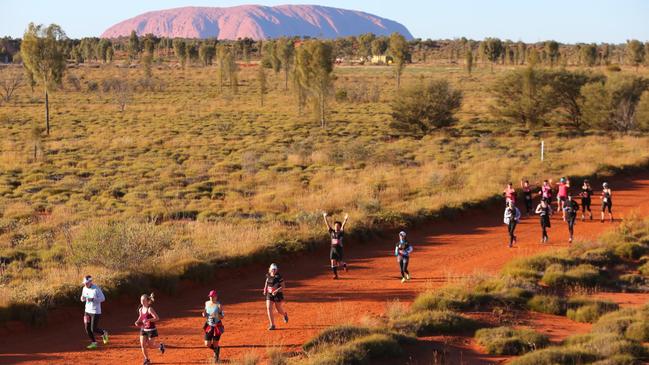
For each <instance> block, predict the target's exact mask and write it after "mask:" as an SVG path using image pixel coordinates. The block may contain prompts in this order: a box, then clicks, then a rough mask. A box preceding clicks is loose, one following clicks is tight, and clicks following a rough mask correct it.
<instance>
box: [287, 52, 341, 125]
mask: <svg viewBox="0 0 649 365" xmlns="http://www.w3.org/2000/svg"><path fill="white" fill-rule="evenodd" d="M297 58H299V59H300V61H299V62H297V64H296V66H298V67H299V68H300V69H299V70H298V73H299V74H300V76H299V77H298V80H299V81H300V82H301V83H302V86H303V87H304V90H305V91H307V90H308V93H307V97H308V98H310V99H311V100H312V101H313V105H314V112H315V115H316V118H317V119H318V120H319V121H320V126H321V127H322V128H326V111H327V109H326V102H327V98H328V96H329V95H330V93H331V90H332V89H333V80H334V78H333V67H334V63H333V46H332V45H331V43H330V42H323V41H320V40H315V39H314V40H309V41H307V42H305V43H304V44H303V45H302V46H301V47H299V48H298V57H297Z"/></svg>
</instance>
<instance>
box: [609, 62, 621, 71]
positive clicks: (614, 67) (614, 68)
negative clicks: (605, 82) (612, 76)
mask: <svg viewBox="0 0 649 365" xmlns="http://www.w3.org/2000/svg"><path fill="white" fill-rule="evenodd" d="M606 71H609V72H620V71H622V68H621V67H620V65H618V64H617V63H611V64H610V65H608V66H606Z"/></svg>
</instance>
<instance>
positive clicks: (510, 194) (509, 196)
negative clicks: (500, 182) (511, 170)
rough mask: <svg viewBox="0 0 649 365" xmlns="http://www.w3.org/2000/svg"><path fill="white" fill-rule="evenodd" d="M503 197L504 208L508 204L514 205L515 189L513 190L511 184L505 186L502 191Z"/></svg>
mask: <svg viewBox="0 0 649 365" xmlns="http://www.w3.org/2000/svg"><path fill="white" fill-rule="evenodd" d="M503 195H504V196H505V206H507V205H508V204H509V202H513V203H514V204H516V189H514V187H513V185H512V183H509V184H507V187H506V188H505V190H503Z"/></svg>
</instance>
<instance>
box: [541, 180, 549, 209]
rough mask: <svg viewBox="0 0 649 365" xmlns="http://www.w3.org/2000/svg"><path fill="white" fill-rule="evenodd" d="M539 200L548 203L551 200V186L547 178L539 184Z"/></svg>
mask: <svg viewBox="0 0 649 365" xmlns="http://www.w3.org/2000/svg"><path fill="white" fill-rule="evenodd" d="M541 200H544V201H545V202H546V203H548V205H550V203H551V202H552V186H551V185H550V183H549V182H548V180H543V185H542V186H541Z"/></svg>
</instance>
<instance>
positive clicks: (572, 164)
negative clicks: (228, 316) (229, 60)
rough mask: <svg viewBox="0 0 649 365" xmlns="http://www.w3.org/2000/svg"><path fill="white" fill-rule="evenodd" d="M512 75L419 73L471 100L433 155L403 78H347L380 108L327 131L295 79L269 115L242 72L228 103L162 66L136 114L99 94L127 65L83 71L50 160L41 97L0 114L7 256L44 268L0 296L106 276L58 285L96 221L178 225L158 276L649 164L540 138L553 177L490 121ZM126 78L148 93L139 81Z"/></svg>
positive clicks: (1, 217)
mask: <svg viewBox="0 0 649 365" xmlns="http://www.w3.org/2000/svg"><path fill="white" fill-rule="evenodd" d="M509 69H510V68H509V67H503V68H496V72H495V73H491V72H489V71H488V69H486V68H485V69H477V70H476V71H475V72H474V74H473V76H471V77H468V76H466V74H465V72H464V71H463V70H462V69H461V67H455V66H453V67H448V66H436V65H412V66H409V67H408V68H407V69H406V73H405V75H404V79H403V82H404V83H412V82H419V80H420V78H445V79H448V80H449V81H450V82H451V83H452V84H453V85H454V86H455V87H458V88H460V89H462V90H463V91H464V92H465V104H464V105H463V107H462V109H461V111H460V113H459V119H460V121H459V124H458V125H457V126H456V127H455V128H454V129H451V130H446V131H441V132H438V133H435V134H432V135H430V136H427V137H425V138H423V139H421V140H412V139H392V138H390V137H389V136H388V129H387V128H388V122H389V119H390V115H389V114H390V109H389V103H388V102H389V101H390V100H391V99H392V95H393V94H394V91H395V90H394V82H393V81H394V80H393V79H392V69H391V68H389V67H340V68H337V69H336V74H337V76H338V80H337V81H336V88H338V89H349V90H351V89H354V88H355V87H357V85H360V84H363V85H366V86H367V88H368V90H369V89H376V90H378V93H379V97H378V99H375V100H377V101H376V102H374V101H370V102H338V103H337V102H334V101H332V102H331V105H330V110H329V115H328V117H329V124H328V128H327V130H322V129H320V128H319V127H318V124H317V123H315V122H313V121H312V118H311V117H310V116H308V115H298V114H297V106H296V103H295V98H294V96H293V95H292V94H291V93H290V92H289V93H284V92H282V91H280V90H281V86H280V84H281V81H282V80H281V77H275V78H274V77H270V78H269V84H270V85H269V86H270V90H271V92H270V94H268V95H267V98H266V104H265V107H264V108H261V107H260V106H259V102H258V98H257V94H256V90H255V88H254V84H255V82H254V81H255V80H254V70H253V69H244V70H243V72H242V74H241V75H240V80H241V81H240V82H241V85H240V87H239V94H237V95H230V94H228V93H229V92H225V91H224V92H223V93H220V92H219V91H218V88H217V81H216V76H215V75H216V72H215V71H214V69H213V68H190V69H187V70H184V71H183V70H174V69H171V68H168V67H167V66H166V65H164V64H163V65H161V66H160V67H159V68H158V69H157V70H155V71H154V77H155V79H156V82H158V83H159V84H161V85H164V87H163V88H162V89H161V90H156V91H149V90H143V89H138V90H136V92H134V94H133V98H132V100H131V101H130V102H129V104H128V105H127V107H126V111H124V112H119V108H118V106H117V105H116V104H115V102H114V100H113V96H112V95H110V94H109V93H104V92H102V91H101V86H100V87H99V91H88V87H89V86H91V84H92V83H93V82H97V83H98V84H99V85H101V83H102V81H103V80H106V79H108V78H111V77H116V76H119V77H122V76H123V75H122V73H118V72H116V71H117V70H115V68H114V66H110V65H107V66H102V67H100V68H96V69H94V68H92V69H91V68H80V69H73V70H70V73H72V74H74V75H75V76H76V77H77V78H78V79H79V80H80V82H81V90H80V91H75V90H74V88H72V87H70V85H64V90H61V91H59V92H55V93H53V94H52V95H51V114H52V135H51V136H49V137H43V140H42V144H41V145H42V150H43V151H42V152H43V153H42V154H39V155H37V159H36V160H33V156H32V151H33V146H34V141H33V138H31V137H30V136H31V134H30V133H31V128H32V122H39V123H40V121H41V119H42V113H43V104H42V99H41V98H42V96H41V95H40V94H39V93H34V94H32V93H31V91H29V89H28V88H24V89H22V90H21V91H20V92H19V93H18V94H17V95H16V97H15V99H14V102H13V103H11V104H6V105H3V107H2V108H1V109H0V135H1V136H2V140H1V141H0V256H6V255H9V254H12V253H15V252H22V253H24V254H25V255H26V256H27V257H32V258H34V260H35V261H34V262H35V263H36V262H37V264H34V265H33V267H27V268H23V267H22V266H21V270H17V269H18V268H17V267H16V268H10V270H9V271H10V272H11V275H3V277H2V278H1V280H0V285H1V286H0V288H2V290H3V292H6V291H8V292H34V291H33V290H32V286H33V285H34V284H32V282H33V281H32V280H30V279H31V278H32V277H34V275H35V274H37V273H41V274H42V273H47V274H48V276H50V277H51V278H53V279H52V280H51V285H52V286H57V285H62V284H65V283H76V282H77V281H78V277H75V275H77V272H84V273H86V272H90V271H93V272H97V271H99V272H100V273H101V274H103V271H105V269H101V268H95V267H92V268H91V267H79V268H75V269H74V270H73V271H69V270H70V269H59V270H61V272H60V273H57V272H56V271H57V267H59V268H60V267H61V266H62V265H57V264H56V263H58V262H61V261H63V262H67V261H68V258H69V257H68V256H69V250H68V246H69V242H70V240H74V239H75V237H77V235H78V234H79V232H80V229H79V228H78V227H80V226H83V225H84V224H87V222H88V221H89V220H99V221H101V220H106V221H107V220H136V221H147V220H154V221H156V222H158V223H162V224H165V225H168V226H169V228H170V229H171V230H173V232H174V237H173V242H174V243H173V245H172V249H170V250H166V251H164V252H163V254H162V255H161V258H160V260H161V263H160V265H159V267H160V268H161V270H163V271H164V270H168V271H169V272H173V271H174V270H176V269H178V267H179V265H178V263H181V264H182V263H192V262H193V263H200V262H208V261H211V260H215V259H227V258H231V257H239V256H246V255H250V254H254V253H255V252H258V251H259V250H263V249H267V248H270V247H276V246H277V245H283V247H284V246H291V247H298V246H299V245H298V244H297V243H298V242H304V241H307V240H312V239H318V238H322V235H323V230H322V222H321V216H320V214H321V212H322V211H327V212H329V213H331V214H334V215H335V216H340V215H341V214H342V213H343V212H347V213H349V214H350V216H351V221H350V228H352V229H354V227H359V228H360V227H363V228H373V227H377V226H379V227H384V226H386V225H387V226H389V225H392V226H394V225H402V224H405V222H404V219H405V218H408V217H422V216H427V215H429V214H431V213H432V212H435V211H436V210H439V209H440V208H443V207H459V206H461V205H462V204H463V203H465V202H467V201H473V202H475V201H480V200H483V199H485V198H489V197H491V196H493V195H494V194H497V193H498V192H499V191H501V190H502V187H503V185H504V184H505V183H506V182H508V181H518V180H519V179H520V178H523V177H525V178H529V179H531V180H532V181H535V182H536V181H539V180H540V179H541V178H543V177H546V176H549V177H552V176H560V175H581V174H590V173H593V172H595V171H597V170H598V169H601V168H602V166H605V165H612V166H620V165H625V164H628V165H633V164H638V163H641V162H643V161H645V160H646V159H647V158H649V148H648V147H649V139H648V138H646V137H641V136H617V135H612V136H599V135H597V134H593V133H587V134H586V135H584V136H579V137H572V138H565V137H560V136H559V135H558V134H557V133H556V132H557V131H556V130H544V131H539V132H538V133H537V135H542V136H543V137H542V138H543V139H544V140H545V142H546V146H547V147H548V150H547V154H546V157H547V160H546V162H545V163H544V164H541V163H540V161H539V160H538V144H539V141H540V137H537V136H535V135H534V134H532V133H528V132H529V131H525V130H520V129H519V128H518V127H517V126H514V127H513V128H512V126H510V125H507V124H503V123H498V122H494V121H490V120H489V115H488V108H487V107H488V101H489V99H490V96H489V94H488V86H489V84H490V83H491V82H493V80H495V79H496V77H498V75H500V74H501V73H502V72H507V71H508V70H509ZM642 72H645V70H643V71H642ZM126 77H127V78H128V79H129V80H130V81H131V82H136V81H138V80H140V79H141V77H142V73H141V70H129V71H128V74H127V76H126ZM584 156H586V157H584ZM14 265H17V264H14ZM180 266H182V267H184V266H183V265H180ZM23 269H24V270H23ZM119 274H122V273H116V272H111V273H106V275H107V276H110V277H114V276H117V275H119ZM7 288H8V290H7ZM13 297H17V296H13Z"/></svg>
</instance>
